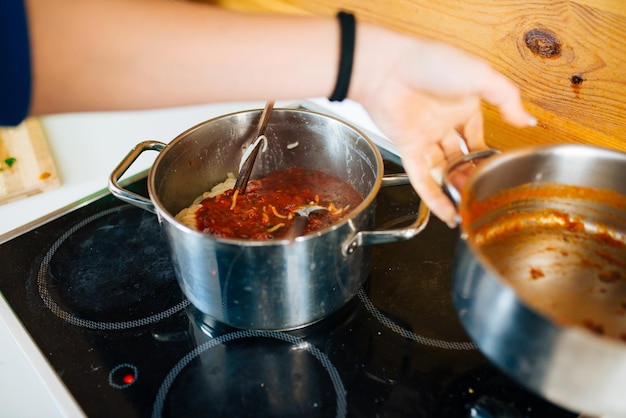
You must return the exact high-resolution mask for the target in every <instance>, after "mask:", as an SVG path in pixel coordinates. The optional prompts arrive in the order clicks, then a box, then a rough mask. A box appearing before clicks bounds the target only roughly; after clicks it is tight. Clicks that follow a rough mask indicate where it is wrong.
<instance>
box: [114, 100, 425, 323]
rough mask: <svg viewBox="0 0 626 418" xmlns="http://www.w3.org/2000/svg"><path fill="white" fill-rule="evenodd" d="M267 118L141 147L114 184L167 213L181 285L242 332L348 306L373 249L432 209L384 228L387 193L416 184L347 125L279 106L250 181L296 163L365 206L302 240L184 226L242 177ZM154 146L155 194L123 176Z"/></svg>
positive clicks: (253, 115)
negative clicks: (377, 219) (234, 177)
mask: <svg viewBox="0 0 626 418" xmlns="http://www.w3.org/2000/svg"><path fill="white" fill-rule="evenodd" d="M260 114H261V111H260V110H250V111H244V112H237V113H232V114H228V115H224V116H220V117H217V118H215V119H211V120H208V121H206V122H203V123H201V124H199V125H197V126H195V127H193V128H191V129H189V130H187V131H186V132H183V133H182V134H180V135H179V136H178V137H176V138H175V139H173V140H172V141H171V142H170V143H169V144H167V145H166V144H163V143H161V142H156V141H148V142H142V143H140V144H138V145H137V146H136V147H135V148H134V149H133V150H132V151H131V152H130V153H129V154H128V156H127V157H126V158H125V159H124V160H123V161H122V162H121V163H120V164H119V166H118V167H117V168H116V169H115V170H114V172H113V173H112V174H111V178H110V182H109V188H110V190H111V192H112V193H113V194H114V195H115V196H117V197H118V198H120V199H122V200H124V201H127V202H130V203H132V204H134V205H136V206H139V207H141V208H143V209H145V210H148V211H151V212H154V213H156V214H157V215H158V217H159V220H160V222H161V225H162V228H163V230H164V231H165V233H166V236H167V238H168V243H169V245H170V250H171V255H172V261H173V265H174V268H175V271H176V275H177V278H178V282H179V284H180V286H181V288H182V290H183V291H184V293H185V295H186V296H187V297H188V298H189V300H190V301H191V302H192V303H193V305H194V306H195V307H196V308H198V309H199V310H200V311H202V312H203V313H205V314H206V315H208V316H209V317H211V318H213V319H215V320H217V321H218V322H221V323H224V324H227V325H230V326H233V327H237V328H245V329H269V330H288V329H294V328H299V327H303V326H306V325H308V324H311V323H314V322H316V321H319V320H320V319H322V318H324V317H326V316H328V315H330V314H331V313H333V312H335V311H337V310H338V309H339V308H341V307H342V306H344V305H345V304H346V303H347V302H348V301H349V300H350V299H352V298H353V297H354V296H355V295H356V294H357V292H358V291H359V289H360V288H361V287H362V285H363V283H364V282H365V280H366V279H367V276H368V272H369V261H370V249H369V248H370V245H371V244H379V243H386V242H396V241H402V240H406V239H409V238H412V237H414V236H415V235H416V234H418V233H419V232H420V231H421V230H422V229H423V228H424V227H425V226H426V224H427V222H428V217H429V211H428V209H427V208H426V207H425V206H424V205H421V206H420V208H419V210H417V214H416V216H415V219H414V221H413V222H412V223H411V225H409V226H407V227H404V228H400V229H392V230H375V229H374V225H373V223H374V209H375V200H376V195H377V193H378V191H379V189H380V188H381V187H386V186H393V185H400V184H408V180H407V177H406V175H395V176H384V175H383V169H384V167H383V162H382V158H381V155H380V152H379V151H378V149H377V148H376V146H375V145H374V143H373V142H372V141H371V140H370V139H368V138H367V136H366V135H365V134H363V133H362V132H360V131H359V130H357V129H356V128H354V127H352V126H350V125H348V124H346V123H345V122H343V121H341V120H339V119H337V118H334V117H331V116H328V115H324V114H320V113H316V112H310V111H306V110H296V109H274V110H273V112H272V115H271V118H270V120H269V123H268V125H267V128H266V131H265V136H266V137H267V141H268V144H267V148H266V150H265V152H263V151H261V153H260V154H259V156H258V157H257V160H256V162H255V165H254V170H253V172H252V177H251V179H252V180H254V179H255V178H264V176H266V175H268V174H269V173H275V172H276V171H278V170H284V169H289V168H292V167H298V168H304V169H311V170H318V171H322V172H324V173H327V174H330V175H333V176H335V177H337V178H340V179H343V180H345V181H346V182H348V183H349V184H350V185H351V186H352V187H353V188H354V189H355V190H356V191H358V193H359V194H360V195H361V196H362V198H363V199H362V201H361V203H359V204H358V205H357V206H356V207H353V208H351V210H350V212H349V213H348V214H347V215H346V216H345V217H343V218H342V219H340V220H338V221H337V222H335V223H333V224H330V225H328V226H325V227H323V228H321V229H319V230H316V231H314V232H311V233H308V234H306V235H303V236H299V237H297V238H295V239H293V238H279V239H271V240H256V239H241V238H232V237H229V238H227V237H220V236H216V235H212V234H207V233H203V232H199V231H197V230H194V229H193V228H190V227H189V226H187V225H186V224H184V223H182V222H180V221H178V220H177V219H176V218H175V216H176V214H178V213H179V212H180V211H181V210H182V209H184V208H187V207H188V206H189V205H190V204H192V202H193V201H194V200H195V199H196V198H197V197H198V196H200V195H202V194H203V193H204V192H206V191H208V190H209V189H211V188H212V187H213V186H215V185H217V184H219V183H221V182H223V181H224V180H225V178H226V177H227V174H228V173H234V174H236V173H237V172H238V163H239V161H240V160H241V157H242V155H243V154H244V149H245V148H246V146H247V145H249V144H250V142H251V138H250V137H251V135H253V131H254V128H255V126H256V124H257V120H258V118H259V116H260ZM148 150H155V151H158V152H159V155H158V157H157V159H156V160H155V162H154V164H153V166H152V168H151V169H150V172H149V174H148V193H149V198H146V197H143V196H139V195H137V194H134V193H132V192H130V191H129V190H126V189H124V188H123V187H121V186H120V185H119V184H118V180H119V179H120V178H121V176H122V175H123V174H124V172H125V171H126V170H127V169H128V168H129V166H130V165H131V164H132V163H133V162H134V160H135V159H136V158H137V157H138V156H139V155H140V154H142V153H143V152H145V151H148ZM294 193H296V194H297V192H294ZM413 210H415V208H407V212H409V211H413Z"/></svg>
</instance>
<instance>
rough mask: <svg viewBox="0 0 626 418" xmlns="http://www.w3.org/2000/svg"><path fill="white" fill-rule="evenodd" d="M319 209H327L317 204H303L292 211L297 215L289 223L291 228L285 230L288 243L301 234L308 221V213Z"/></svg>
mask: <svg viewBox="0 0 626 418" xmlns="http://www.w3.org/2000/svg"><path fill="white" fill-rule="evenodd" d="M320 210H328V208H325V207H324V206H319V205H304V206H300V207H298V209H296V210H294V211H293V213H295V214H296V215H297V216H296V217H295V219H294V220H293V224H291V228H289V231H287V235H286V236H285V237H286V238H287V239H288V240H289V243H293V242H294V241H295V239H296V238H297V237H299V236H300V235H302V233H303V232H304V229H305V228H306V226H307V225H308V223H309V215H310V214H311V213H313V212H317V211H320Z"/></svg>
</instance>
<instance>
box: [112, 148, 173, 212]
mask: <svg viewBox="0 0 626 418" xmlns="http://www.w3.org/2000/svg"><path fill="white" fill-rule="evenodd" d="M165 147H166V144H164V143H162V142H159V141H144V142H140V143H139V144H137V145H136V146H135V147H134V148H133V149H132V150H130V152H129V153H128V155H126V157H124V159H123V160H122V162H120V164H119V165H118V166H117V167H116V168H115V170H113V172H112V173H111V176H110V177H109V190H110V191H111V194H112V195H113V196H115V197H117V198H118V199H120V200H123V201H124V202H128V203H130V204H132V205H135V206H137V207H139V208H141V209H144V210H147V211H148V212H152V213H156V209H155V208H154V204H153V203H152V201H151V200H150V199H148V198H146V197H144V196H141V195H138V194H137V193H133V192H131V191H129V190H126V189H124V188H123V187H122V186H120V184H119V180H120V178H121V177H122V176H123V175H124V173H126V171H127V170H128V169H129V168H130V166H131V165H132V164H133V163H134V162H135V160H136V159H137V158H139V156H140V155H141V154H143V152H144V151H158V152H161V151H163V149H164V148H165Z"/></svg>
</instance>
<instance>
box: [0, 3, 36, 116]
mask: <svg viewBox="0 0 626 418" xmlns="http://www.w3.org/2000/svg"><path fill="white" fill-rule="evenodd" d="M30 94H31V68H30V48H29V42H28V25H27V22H26V10H25V6H24V1H23V0H0V126H11V125H17V124H19V123H20V122H21V121H22V120H24V118H25V117H26V116H27V115H28V108H29V105H30Z"/></svg>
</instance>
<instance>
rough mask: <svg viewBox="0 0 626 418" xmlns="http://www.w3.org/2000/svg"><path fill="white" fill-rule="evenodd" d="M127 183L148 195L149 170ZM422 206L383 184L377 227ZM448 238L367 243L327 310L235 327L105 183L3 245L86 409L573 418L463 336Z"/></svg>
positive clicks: (157, 413)
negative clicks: (361, 274) (363, 257)
mask: <svg viewBox="0 0 626 418" xmlns="http://www.w3.org/2000/svg"><path fill="white" fill-rule="evenodd" d="M386 167H387V170H388V171H397V170H399V169H400V167H399V166H397V165H396V164H395V163H393V162H391V161H386ZM129 188H130V189H132V190H135V191H138V192H141V193H143V194H146V191H145V179H140V180H137V181H136V182H135V183H133V184H132V185H131V186H130V187H129ZM417 204H418V199H417V197H416V196H415V194H414V193H413V192H412V190H411V188H410V186H401V187H390V188H386V189H383V190H382V191H381V192H380V194H379V197H378V199H377V212H376V222H377V225H378V226H380V227H389V226H392V225H396V224H397V223H398V222H399V221H401V220H402V219H407V218H411V217H412V216H415V213H416V211H417ZM457 238H458V237H457V232H456V231H453V230H450V229H448V228H447V227H446V226H445V225H444V224H443V223H441V222H439V221H438V220H436V219H431V221H430V224H429V225H428V227H427V228H426V229H425V230H424V231H423V232H422V233H421V234H420V235H418V236H417V237H416V238H415V239H413V240H411V241H408V242H404V243H398V244H385V245H378V246H374V247H373V255H372V257H373V260H372V268H371V273H370V277H369V278H368V280H367V282H366V284H365V286H364V287H363V289H362V290H361V291H360V292H359V294H358V295H357V297H355V298H354V299H353V300H352V301H351V302H350V303H348V304H347V305H346V306H345V307H344V308H343V309H341V310H340V311H339V312H337V313H335V314H334V315H332V316H331V317H328V318H326V319H324V320H322V321H321V322H319V323H317V324H314V325H312V326H310V327H306V328H303V329H300V330H297V331H292V332H269V331H246V330H237V329H232V328H227V327H224V326H220V325H219V324H216V323H215V322H214V321H211V320H210V319H209V318H205V317H204V316H203V315H202V314H201V313H200V312H198V311H197V310H196V309H195V308H193V306H191V305H190V304H189V302H188V301H187V300H186V298H185V297H184V296H183V294H182V293H181V291H180V289H179V287H178V285H177V283H176V279H175V276H174V271H173V268H172V265H171V263H170V259H169V253H168V249H167V243H166V241H165V238H164V236H163V235H162V233H161V229H160V226H159V223H158V220H157V217H156V215H153V214H150V213H147V212H145V211H143V210H141V209H138V208H135V207H132V206H128V205H126V204H124V203H122V202H120V201H118V200H116V199H115V198H113V197H112V196H110V195H105V196H104V197H101V198H99V199H97V200H95V201H93V202H91V203H89V204H87V205H84V206H82V207H79V208H76V209H75V210H72V211H70V212H69V213H67V214H64V215H63V216H60V217H58V218H57V219H55V220H53V221H50V222H47V223H45V224H43V225H41V226H39V227H37V228H35V229H34V230H31V231H30V232H27V233H24V234H22V235H20V236H18V237H16V238H14V239H12V240H10V241H7V242H5V243H3V244H2V245H0V265H2V266H3V268H2V269H1V270H0V291H1V292H2V293H3V295H4V296H5V297H6V299H7V300H8V302H9V304H10V305H11V307H12V308H13V310H14V311H15V312H16V314H17V317H18V318H19V319H20V321H21V322H22V323H23V325H24V327H25V328H26V330H27V331H28V332H29V333H30V334H31V336H32V337H33V339H34V341H35V342H36V344H37V345H38V346H39V348H40V350H41V351H42V353H44V355H45V356H46V357H47V360H48V362H49V363H50V365H51V366H52V368H53V369H54V370H55V371H56V373H57V374H58V375H59V376H60V378H61V379H62V381H63V382H64V384H65V385H66V386H67V388H68V390H69V392H70V393H71V394H72V395H73V396H74V398H75V399H76V400H77V402H78V403H79V404H80V406H81V407H82V409H83V410H84V411H85V413H86V415H87V416H90V417H112V416H115V417H150V416H151V417H201V416H206V417H293V416H297V417H470V416H471V417H484V418H487V417H548V416H549V417H575V416H576V415H575V414H571V413H569V412H566V411H564V410H562V409H559V408H557V407H555V406H554V405H552V404H550V403H547V402H545V401H544V400H542V399H540V398H539V397H536V396H534V395H533V394H531V393H529V392H527V391H526V390H525V389H523V388H521V387H520V386H518V385H517V384H516V383H514V382H512V381H511V380H509V379H508V378H507V377H505V376H504V375H502V374H501V373H500V372H499V371H498V370H496V369H495V368H494V367H492V366H491V365H490V364H489V362H488V361H487V360H486V359H485V358H484V357H483V356H482V355H481V354H480V352H479V351H478V350H477V349H476V347H475V345H474V344H473V343H472V342H471V341H470V340H469V338H468V337H467V335H466V334H465V332H464V330H463V328H462V326H461V325H460V323H459V322H458V320H457V317H456V313H455V310H454V307H453V305H452V301H451V297H450V277H451V267H452V260H453V256H454V246H455V243H456V240H457Z"/></svg>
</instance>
